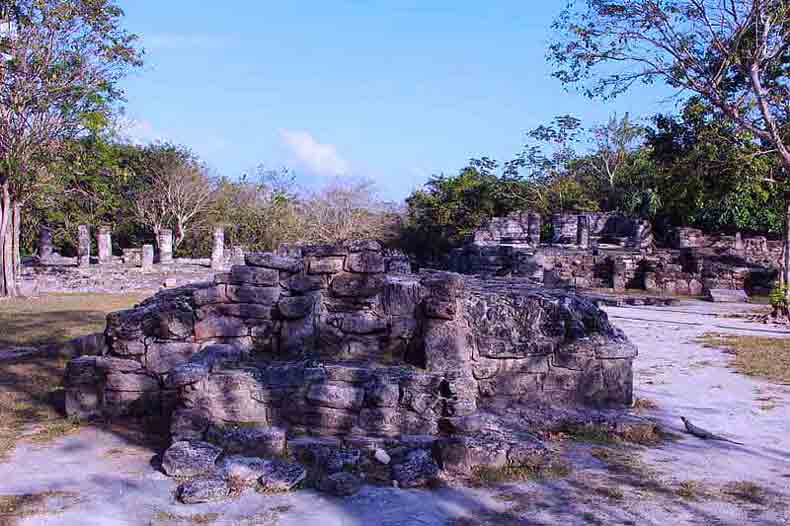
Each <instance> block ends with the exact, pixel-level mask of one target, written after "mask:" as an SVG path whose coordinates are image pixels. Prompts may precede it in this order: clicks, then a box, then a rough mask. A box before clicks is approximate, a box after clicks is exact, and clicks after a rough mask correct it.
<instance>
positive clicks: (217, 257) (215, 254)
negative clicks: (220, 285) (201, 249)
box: [211, 226, 225, 270]
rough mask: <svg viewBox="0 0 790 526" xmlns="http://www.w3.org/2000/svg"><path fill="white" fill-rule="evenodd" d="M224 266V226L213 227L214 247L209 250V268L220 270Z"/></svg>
mask: <svg viewBox="0 0 790 526" xmlns="http://www.w3.org/2000/svg"><path fill="white" fill-rule="evenodd" d="M224 266H225V227H223V226H217V227H214V248H213V249H212V250H211V268H212V269H213V270H222V268H223V267H224Z"/></svg>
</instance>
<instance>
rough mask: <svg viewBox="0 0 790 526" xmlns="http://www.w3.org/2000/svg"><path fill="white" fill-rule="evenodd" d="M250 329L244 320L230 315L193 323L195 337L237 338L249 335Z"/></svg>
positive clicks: (201, 338) (200, 338)
mask: <svg viewBox="0 0 790 526" xmlns="http://www.w3.org/2000/svg"><path fill="white" fill-rule="evenodd" d="M249 335H250V329H249V327H248V326H247V325H246V324H245V323H244V320H241V319H239V318H232V317H227V316H226V317H216V318H206V319H204V320H200V321H198V322H197V323H195V338H196V339H197V340H208V339H210V338H239V337H242V336H249Z"/></svg>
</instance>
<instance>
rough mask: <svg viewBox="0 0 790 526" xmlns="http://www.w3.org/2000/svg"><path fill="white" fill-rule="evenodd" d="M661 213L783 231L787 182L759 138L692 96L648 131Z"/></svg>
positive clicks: (713, 225) (711, 224)
mask: <svg viewBox="0 0 790 526" xmlns="http://www.w3.org/2000/svg"><path fill="white" fill-rule="evenodd" d="M647 143H648V146H649V148H650V152H651V158H652V160H653V163H654V164H655V170H656V172H655V179H656V184H657V186H658V191H659V195H660V201H661V207H660V213H661V214H662V215H663V216H665V217H667V218H668V219H669V220H670V222H671V223H673V224H678V225H690V226H696V227H699V228H702V229H704V230H708V231H735V230H744V231H751V232H761V233H770V234H777V233H779V232H781V231H782V228H783V219H782V214H783V212H782V206H783V205H782V203H783V200H784V199H783V196H784V192H785V186H786V185H785V184H783V183H781V182H776V179H777V177H776V176H777V172H780V171H781V169H780V166H779V163H778V161H777V159H776V157H775V156H774V155H772V154H770V153H769V152H768V151H767V150H770V148H765V147H763V145H761V144H760V143H759V142H756V141H754V140H753V138H752V137H751V136H750V135H749V134H746V133H743V132H741V131H739V130H738V129H737V128H736V127H735V126H733V125H732V124H729V123H728V121H727V120H725V119H723V118H722V117H721V115H719V113H718V112H717V111H715V110H714V109H712V108H711V107H710V106H709V105H707V104H704V103H703V102H702V101H700V100H699V99H697V98H692V99H691V100H689V101H688V103H687V104H686V105H685V107H684V108H683V110H682V112H681V114H680V115H677V116H675V115H658V116H657V117H656V118H655V127H654V128H652V129H650V130H649V131H648V139H647Z"/></svg>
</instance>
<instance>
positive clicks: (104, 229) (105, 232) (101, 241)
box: [96, 226, 112, 265]
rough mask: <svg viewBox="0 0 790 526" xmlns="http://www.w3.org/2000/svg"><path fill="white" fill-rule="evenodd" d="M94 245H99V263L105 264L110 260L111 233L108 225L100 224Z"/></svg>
mask: <svg viewBox="0 0 790 526" xmlns="http://www.w3.org/2000/svg"><path fill="white" fill-rule="evenodd" d="M96 245H97V246H98V247H99V264H100V265H106V264H107V263H110V261H111V260H112V234H111V230H110V227H108V226H100V227H99V233H98V235H97V236H96Z"/></svg>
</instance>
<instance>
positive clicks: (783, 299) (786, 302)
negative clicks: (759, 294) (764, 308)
mask: <svg viewBox="0 0 790 526" xmlns="http://www.w3.org/2000/svg"><path fill="white" fill-rule="evenodd" d="M789 295H790V287H788V286H787V285H780V286H777V287H774V289H773V290H772V291H771V294H769V295H768V300H769V301H770V302H771V307H773V308H774V310H781V311H783V312H787V310H788V309H790V299H788V298H789Z"/></svg>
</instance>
